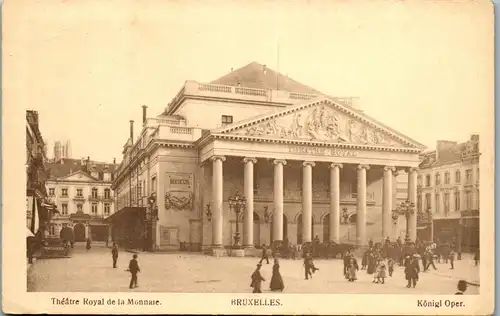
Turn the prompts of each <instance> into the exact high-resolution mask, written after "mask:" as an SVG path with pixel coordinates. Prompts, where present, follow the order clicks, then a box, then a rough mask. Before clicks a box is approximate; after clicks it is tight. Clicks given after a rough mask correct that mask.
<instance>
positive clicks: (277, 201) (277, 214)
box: [271, 159, 286, 242]
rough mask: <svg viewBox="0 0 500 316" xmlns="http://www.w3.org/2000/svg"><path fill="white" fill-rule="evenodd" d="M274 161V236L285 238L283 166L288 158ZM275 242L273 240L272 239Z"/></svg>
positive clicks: (275, 238) (278, 238)
mask: <svg viewBox="0 0 500 316" xmlns="http://www.w3.org/2000/svg"><path fill="white" fill-rule="evenodd" d="M273 163H274V213H273V238H274V240H279V241H282V240H283V166H285V165H286V160H281V159H276V160H274V161H273ZM271 242H273V240H272V241H271Z"/></svg>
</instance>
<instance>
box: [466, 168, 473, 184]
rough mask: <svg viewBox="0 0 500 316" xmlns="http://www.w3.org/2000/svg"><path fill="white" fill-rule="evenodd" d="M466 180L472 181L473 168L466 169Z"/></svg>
mask: <svg viewBox="0 0 500 316" xmlns="http://www.w3.org/2000/svg"><path fill="white" fill-rule="evenodd" d="M465 181H466V182H467V183H470V182H472V169H467V170H465Z"/></svg>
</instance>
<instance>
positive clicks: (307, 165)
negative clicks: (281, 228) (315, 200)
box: [302, 161, 315, 242]
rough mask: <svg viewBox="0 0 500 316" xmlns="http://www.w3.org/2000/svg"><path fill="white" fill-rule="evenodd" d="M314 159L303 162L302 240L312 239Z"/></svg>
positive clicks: (308, 240) (309, 240)
mask: <svg viewBox="0 0 500 316" xmlns="http://www.w3.org/2000/svg"><path fill="white" fill-rule="evenodd" d="M314 166H315V164H314V162H312V161H304V162H303V163H302V209H303V211H302V226H303V227H302V228H303V229H302V242H311V241H312V225H313V223H312V167H314Z"/></svg>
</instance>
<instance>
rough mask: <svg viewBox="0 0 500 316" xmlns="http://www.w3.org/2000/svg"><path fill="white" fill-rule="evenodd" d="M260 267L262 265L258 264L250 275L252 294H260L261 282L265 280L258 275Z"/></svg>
mask: <svg viewBox="0 0 500 316" xmlns="http://www.w3.org/2000/svg"><path fill="white" fill-rule="evenodd" d="M260 267H262V264H261V263H260V262H259V263H258V264H257V269H255V271H254V272H253V273H252V277H251V278H252V283H250V287H253V292H252V293H262V281H265V279H264V278H263V277H262V275H261V274H260Z"/></svg>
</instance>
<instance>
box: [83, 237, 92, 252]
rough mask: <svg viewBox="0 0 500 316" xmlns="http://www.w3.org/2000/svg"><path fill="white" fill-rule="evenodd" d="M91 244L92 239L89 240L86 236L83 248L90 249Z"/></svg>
mask: <svg viewBox="0 0 500 316" xmlns="http://www.w3.org/2000/svg"><path fill="white" fill-rule="evenodd" d="M91 244H92V241H91V240H90V238H87V245H86V246H85V248H87V250H90V248H92V246H91Z"/></svg>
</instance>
